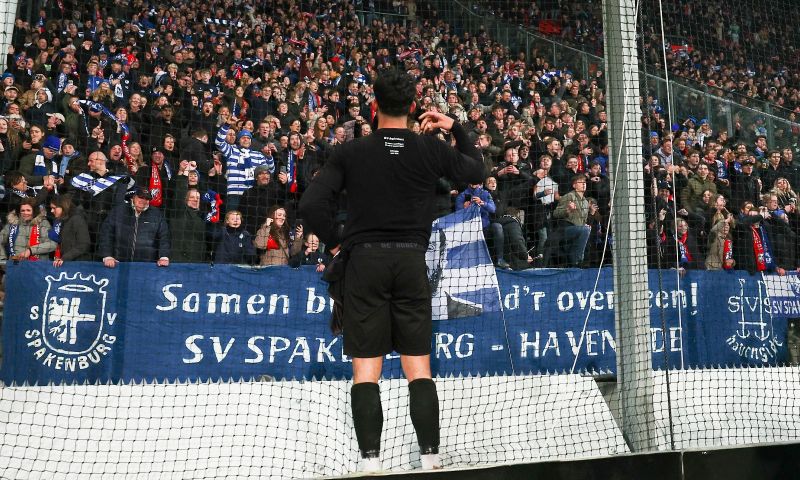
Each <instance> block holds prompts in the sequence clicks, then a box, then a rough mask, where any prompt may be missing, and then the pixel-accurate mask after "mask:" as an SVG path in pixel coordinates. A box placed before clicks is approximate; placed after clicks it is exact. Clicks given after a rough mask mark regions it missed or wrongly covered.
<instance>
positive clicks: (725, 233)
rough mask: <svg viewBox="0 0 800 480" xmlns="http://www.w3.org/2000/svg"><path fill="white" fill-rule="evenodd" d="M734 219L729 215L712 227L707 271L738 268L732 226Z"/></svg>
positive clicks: (707, 256)
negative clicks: (734, 252) (734, 254)
mask: <svg viewBox="0 0 800 480" xmlns="http://www.w3.org/2000/svg"><path fill="white" fill-rule="evenodd" d="M733 220H734V217H733V215H731V214H728V215H727V216H726V217H725V219H724V220H720V221H718V222H716V223H715V224H714V226H713V227H711V232H710V233H709V238H708V239H709V241H708V250H707V255H706V270H722V269H724V270H732V269H733V268H734V267H735V266H736V260H734V258H733V238H732V235H731V225H732V224H733Z"/></svg>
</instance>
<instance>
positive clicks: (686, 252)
mask: <svg viewBox="0 0 800 480" xmlns="http://www.w3.org/2000/svg"><path fill="white" fill-rule="evenodd" d="M687 238H689V232H688V231H687V232H686V233H684V234H683V235H681V238H679V239H678V241H679V242H680V243H681V246H682V250H683V252H682V253H683V254H684V255H685V256H686V261H689V262H691V261H692V253H691V252H689V247H687V246H686V239H687Z"/></svg>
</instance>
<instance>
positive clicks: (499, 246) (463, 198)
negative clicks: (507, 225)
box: [456, 183, 511, 270]
mask: <svg viewBox="0 0 800 480" xmlns="http://www.w3.org/2000/svg"><path fill="white" fill-rule="evenodd" d="M473 205H477V206H478V208H479V209H480V215H481V225H482V227H483V233H484V235H485V236H486V237H488V238H487V243H489V241H491V245H492V247H493V248H492V250H494V252H493V257H494V258H495V265H496V266H497V268H500V269H503V270H508V269H510V268H511V265H509V264H508V262H507V261H506V259H505V257H504V250H503V248H504V245H503V239H504V235H503V226H502V225H501V224H499V223H497V222H492V221H491V220H490V216H491V215H492V214H493V213H495V210H496V207H495V204H494V200H493V199H492V196H491V194H490V193H489V192H488V191H487V190H486V189H484V188H483V184H480V183H479V184H471V185H468V186H467V188H466V190H464V191H463V192H461V193H459V194H458V196H457V197H456V210H464V209H467V208H470V207H472V206H473Z"/></svg>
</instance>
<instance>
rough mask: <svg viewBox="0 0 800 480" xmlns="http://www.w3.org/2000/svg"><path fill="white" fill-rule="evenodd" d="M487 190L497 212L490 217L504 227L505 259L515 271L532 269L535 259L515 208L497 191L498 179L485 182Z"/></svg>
mask: <svg viewBox="0 0 800 480" xmlns="http://www.w3.org/2000/svg"><path fill="white" fill-rule="evenodd" d="M485 185H486V190H487V191H488V192H489V194H490V195H491V196H492V200H494V205H495V211H494V213H493V214H492V215H491V216H490V219H491V221H492V223H499V224H500V225H502V227H503V238H504V241H503V243H504V245H505V249H504V250H505V251H504V257H505V258H506V260H507V261H508V264H509V265H510V266H511V268H512V269H514V270H524V269H526V268H530V266H531V263H532V262H533V259H532V258H531V256H530V255H528V247H527V242H526V240H525V232H524V230H523V227H522V223H521V221H520V219H519V218H518V215H514V214H515V213H517V212H518V210H517V209H515V208H509V206H508V205H509V201H508V199H507V198H505V197H504V195H503V194H502V193H500V192H499V191H498V190H497V179H496V178H494V177H488V178H487V179H486V182H485Z"/></svg>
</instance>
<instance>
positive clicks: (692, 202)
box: [681, 163, 717, 213]
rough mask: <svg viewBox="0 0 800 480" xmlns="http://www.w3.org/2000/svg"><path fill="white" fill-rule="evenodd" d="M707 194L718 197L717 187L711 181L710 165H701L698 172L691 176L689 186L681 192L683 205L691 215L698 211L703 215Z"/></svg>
mask: <svg viewBox="0 0 800 480" xmlns="http://www.w3.org/2000/svg"><path fill="white" fill-rule="evenodd" d="M705 192H711V194H712V195H716V194H717V186H716V185H715V184H714V182H713V181H711V180H710V179H709V170H708V165H707V164H705V163H701V164H700V165H698V166H697V171H696V172H695V173H694V174H693V175H692V174H690V175H689V181H688V184H687V186H686V188H684V189H683V191H682V192H681V205H683V207H684V208H685V209H686V210H688V211H689V212H691V213H696V212H697V211H698V210H700V211H701V213H702V211H704V210H705V208H706V206H707V205H706V204H704V202H703V199H704V195H705ZM705 198H708V197H705ZM706 202H707V200H706Z"/></svg>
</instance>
